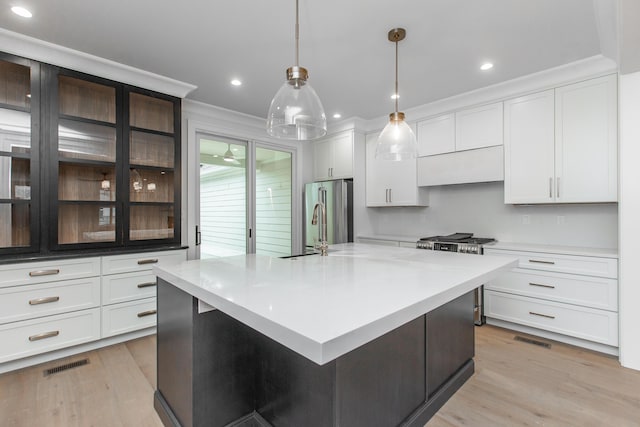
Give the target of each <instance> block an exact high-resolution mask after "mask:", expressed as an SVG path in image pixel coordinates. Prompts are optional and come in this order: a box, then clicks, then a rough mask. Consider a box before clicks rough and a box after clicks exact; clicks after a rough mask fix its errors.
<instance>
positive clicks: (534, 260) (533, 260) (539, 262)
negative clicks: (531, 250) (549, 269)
mask: <svg viewBox="0 0 640 427" xmlns="http://www.w3.org/2000/svg"><path fill="white" fill-rule="evenodd" d="M529 262H533V263H536V264H550V265H553V264H555V262H553V261H541V260H539V259H530V260H529Z"/></svg>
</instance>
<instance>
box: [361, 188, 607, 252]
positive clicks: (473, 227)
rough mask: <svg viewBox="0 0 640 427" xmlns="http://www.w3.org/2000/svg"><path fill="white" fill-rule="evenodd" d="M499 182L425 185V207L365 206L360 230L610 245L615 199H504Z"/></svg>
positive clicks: (415, 234)
mask: <svg viewBox="0 0 640 427" xmlns="http://www.w3.org/2000/svg"><path fill="white" fill-rule="evenodd" d="M503 187H504V185H503V183H502V182H492V183H479V184H464V185H449V186H440V187H431V189H430V192H429V200H430V206H429V207H428V208H368V210H369V211H370V212H369V213H368V215H367V216H368V221H369V225H370V228H369V230H363V229H360V230H359V231H358V232H359V233H362V234H367V232H368V233H372V234H391V235H401V236H416V237H426V236H430V235H437V234H448V233H454V232H472V233H474V234H475V235H476V236H477V237H493V238H496V239H498V240H500V241H516V242H527V243H541V244H555V245H566V246H587V247H601V248H615V247H617V245H618V208H617V205H616V204H593V205H585V204H579V205H543V206H536V205H526V206H519V205H518V206H514V205H505V204H504V190H503Z"/></svg>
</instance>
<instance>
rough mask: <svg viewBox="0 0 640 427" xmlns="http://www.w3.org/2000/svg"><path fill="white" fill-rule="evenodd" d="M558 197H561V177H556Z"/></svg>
mask: <svg viewBox="0 0 640 427" xmlns="http://www.w3.org/2000/svg"><path fill="white" fill-rule="evenodd" d="M556 198H558V199H559V198H560V177H558V178H556Z"/></svg>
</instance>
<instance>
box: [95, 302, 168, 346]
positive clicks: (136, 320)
mask: <svg viewBox="0 0 640 427" xmlns="http://www.w3.org/2000/svg"><path fill="white" fill-rule="evenodd" d="M156 318H157V315H156V299H155V298H147V299H144V300H140V301H131V302H123V303H120V304H114V305H108V306H105V307H102V338H106V337H110V336H113V335H118V334H124V333H125V332H131V331H135V330H138V329H144V328H149V327H152V326H156Z"/></svg>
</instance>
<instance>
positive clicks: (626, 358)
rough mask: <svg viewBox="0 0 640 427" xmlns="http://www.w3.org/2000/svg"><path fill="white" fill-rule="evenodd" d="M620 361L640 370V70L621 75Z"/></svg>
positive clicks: (624, 364)
mask: <svg viewBox="0 0 640 427" xmlns="http://www.w3.org/2000/svg"><path fill="white" fill-rule="evenodd" d="M619 94H620V98H619V102H620V104H619V105H620V106H619V114H620V175H619V176H620V285H619V292H620V294H619V299H620V362H621V363H622V365H623V366H626V367H629V368H633V369H638V370H640V332H638V306H639V305H640V249H639V248H638V240H640V167H638V160H639V159H640V72H636V73H633V74H627V75H621V76H620V90H619Z"/></svg>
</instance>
